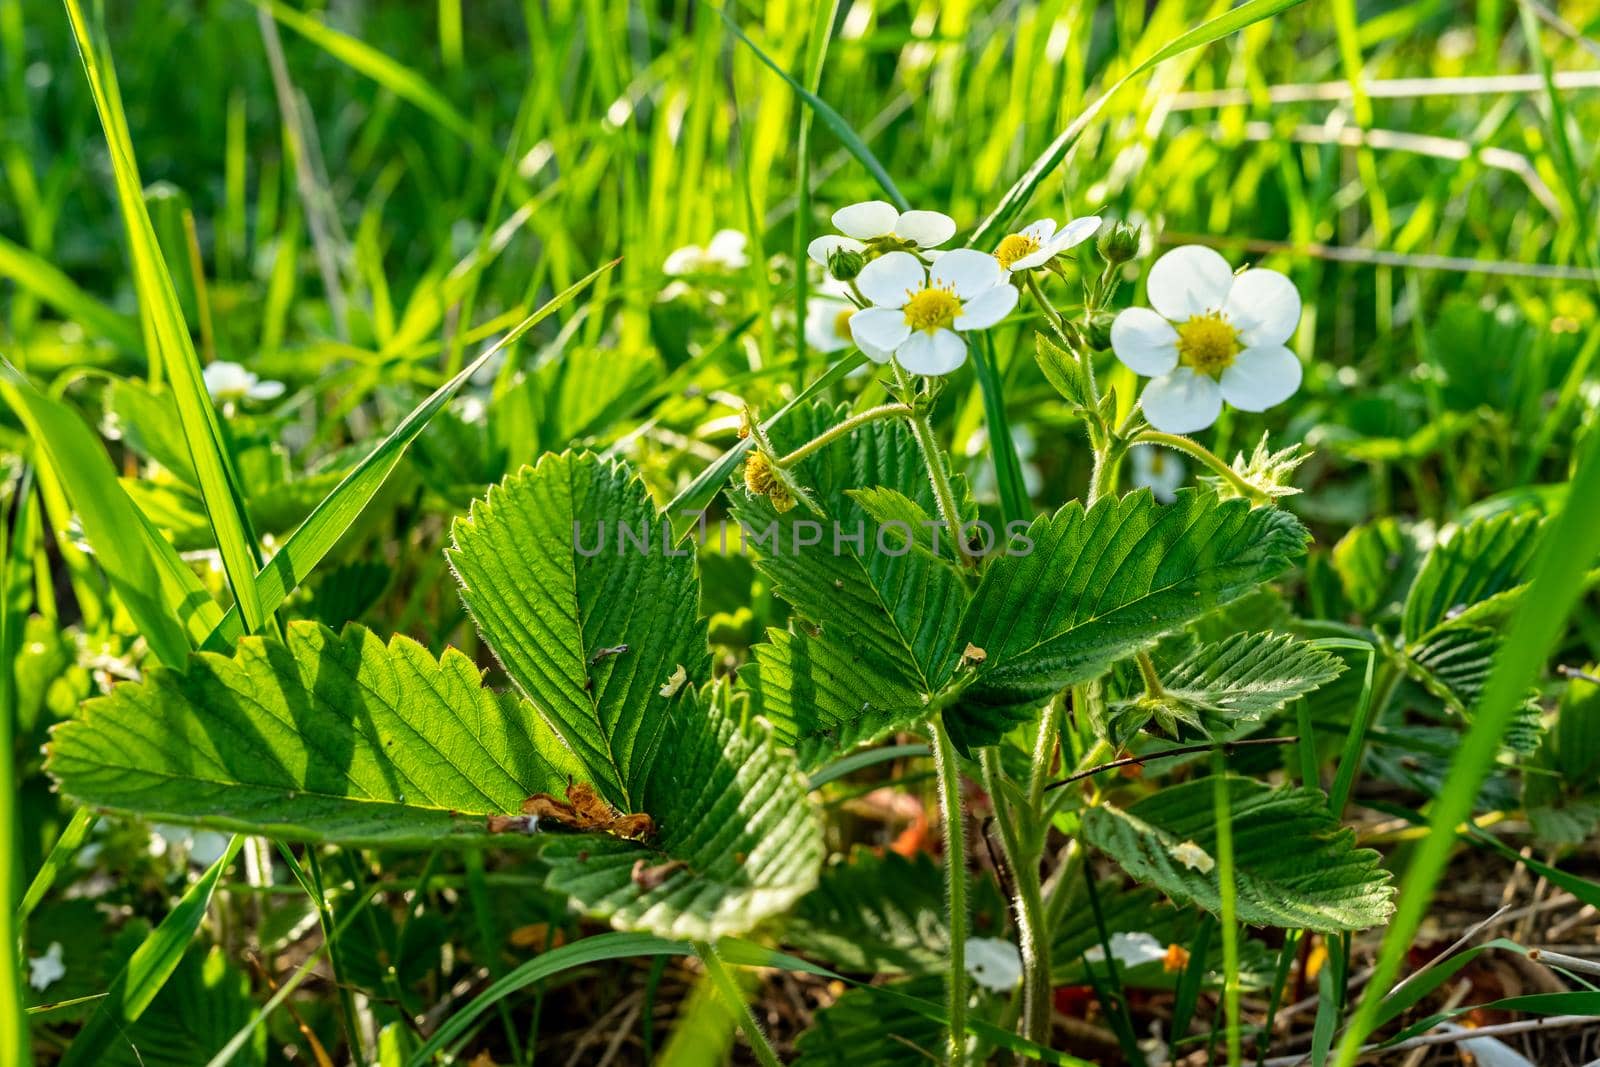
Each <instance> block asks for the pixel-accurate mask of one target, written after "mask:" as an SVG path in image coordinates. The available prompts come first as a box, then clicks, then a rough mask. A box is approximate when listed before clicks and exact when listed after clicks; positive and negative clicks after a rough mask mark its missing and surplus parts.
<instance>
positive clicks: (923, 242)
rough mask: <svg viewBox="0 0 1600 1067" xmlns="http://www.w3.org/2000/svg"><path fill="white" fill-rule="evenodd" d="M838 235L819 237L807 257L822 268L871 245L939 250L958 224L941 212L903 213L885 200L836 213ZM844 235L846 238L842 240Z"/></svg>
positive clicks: (896, 248)
mask: <svg viewBox="0 0 1600 1067" xmlns="http://www.w3.org/2000/svg"><path fill="white" fill-rule="evenodd" d="M833 224H834V225H835V226H836V227H838V229H839V233H836V234H833V233H830V234H826V235H824V236H822V237H818V238H817V239H816V240H814V241H812V242H811V244H810V245H808V246H807V247H806V254H807V255H808V256H810V257H811V259H812V261H813V262H815V263H820V264H821V265H822V266H823V267H826V266H827V265H828V259H829V257H831V256H832V255H833V254H834V253H835V252H865V251H867V247H868V244H869V243H875V244H876V245H877V246H878V247H879V248H880V249H883V250H888V251H894V250H901V251H904V250H906V249H911V248H937V247H939V246H940V245H942V244H944V243H945V242H946V241H948V240H950V238H952V237H954V236H955V235H956V222H955V220H954V219H952V218H951V217H950V216H949V215H945V214H943V213H941V212H938V211H901V210H900V209H899V208H897V207H895V206H894V205H893V204H891V203H888V202H887V201H883V200H866V201H863V202H862V203H859V204H851V205H850V206H848V207H842V208H840V209H839V210H838V211H835V212H834V213H833ZM841 235H843V236H841Z"/></svg>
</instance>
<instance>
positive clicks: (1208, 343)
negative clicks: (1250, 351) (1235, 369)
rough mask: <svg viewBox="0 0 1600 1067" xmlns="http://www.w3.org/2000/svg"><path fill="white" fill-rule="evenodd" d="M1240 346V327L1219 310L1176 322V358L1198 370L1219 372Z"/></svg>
mask: <svg viewBox="0 0 1600 1067" xmlns="http://www.w3.org/2000/svg"><path fill="white" fill-rule="evenodd" d="M1243 350H1244V345H1242V344H1241V343H1240V342H1239V331H1238V330H1237V329H1235V328H1234V325H1233V323H1231V322H1229V321H1228V319H1227V317H1226V316H1224V315H1223V314H1222V312H1220V311H1208V312H1206V313H1205V314H1203V315H1195V316H1193V317H1191V318H1190V319H1189V320H1188V321H1186V322H1180V323H1178V361H1179V362H1180V363H1182V364H1183V365H1184V366H1185V367H1193V368H1194V369H1195V371H1197V372H1198V373H1200V374H1220V373H1221V372H1222V371H1224V370H1226V369H1227V368H1228V367H1230V366H1231V365H1232V364H1233V357H1234V356H1237V355H1238V354H1239V353H1240V352H1242V351H1243Z"/></svg>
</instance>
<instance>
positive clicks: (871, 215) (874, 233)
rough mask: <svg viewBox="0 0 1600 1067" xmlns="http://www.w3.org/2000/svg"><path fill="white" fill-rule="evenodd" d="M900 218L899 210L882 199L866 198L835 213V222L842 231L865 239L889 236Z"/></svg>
mask: <svg viewBox="0 0 1600 1067" xmlns="http://www.w3.org/2000/svg"><path fill="white" fill-rule="evenodd" d="M899 219H900V212H899V210H897V209H896V208H895V206H894V205H893V204H890V203H886V202H885V201H882V200H865V201H862V202H861V203H859V204H851V205H850V206H849V207H842V208H840V209H839V210H838V211H835V212H834V213H833V224H834V225H835V226H837V227H839V232H840V233H843V234H847V235H848V236H850V237H858V238H860V239H861V240H863V241H870V240H872V239H873V238H874V237H887V236H889V235H890V234H891V233H893V232H894V224H895V223H896V222H897V221H899Z"/></svg>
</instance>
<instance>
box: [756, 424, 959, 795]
mask: <svg viewBox="0 0 1600 1067" xmlns="http://www.w3.org/2000/svg"><path fill="white" fill-rule="evenodd" d="M843 417H844V412H843V410H842V409H834V408H831V407H827V406H824V405H814V406H812V407H811V408H809V409H807V410H805V411H801V412H797V413H796V414H795V416H794V417H793V418H792V419H791V420H790V421H789V422H787V423H785V424H784V426H783V428H782V431H781V432H780V433H778V434H777V435H775V439H774V444H775V445H776V446H778V447H790V446H791V443H792V444H796V445H797V444H799V443H800V442H802V441H805V440H807V439H809V438H810V437H813V436H815V435H816V434H818V433H821V432H822V431H823V430H826V429H828V428H829V427H831V426H833V425H835V424H836V423H837V422H838V421H840V419H842V418H843ZM794 473H795V476H796V477H797V478H798V480H799V481H800V483H801V484H802V485H804V486H805V487H806V488H807V489H808V490H809V491H810V492H811V494H812V496H813V497H814V499H815V501H816V504H817V506H818V507H819V508H820V509H821V510H822V511H823V513H824V514H825V515H826V518H825V519H819V518H817V517H816V516H814V515H811V514H809V513H808V512H806V511H805V510H803V509H800V508H796V509H794V510H793V511H790V512H787V513H784V514H781V515H780V514H778V513H777V512H775V511H774V510H773V509H772V508H771V506H770V505H769V504H768V503H767V501H766V500H765V499H759V500H756V499H751V498H750V497H748V496H743V495H742V494H741V496H742V498H741V499H739V500H738V501H737V502H736V504H735V507H734V516H735V517H736V518H737V519H738V520H739V522H740V523H742V524H743V525H744V526H745V527H746V528H749V529H753V530H756V531H758V532H762V531H767V530H770V531H771V535H770V538H769V539H768V540H767V541H766V542H764V555H763V556H762V557H761V559H760V560H759V561H758V562H757V567H759V568H760V570H761V571H762V572H763V573H764V574H766V575H767V576H768V577H769V578H771V579H772V581H773V586H774V591H775V592H776V593H777V594H778V595H779V596H781V597H782V598H783V599H784V600H786V601H788V602H789V603H790V604H791V605H793V606H794V609H795V612H796V614H797V615H799V616H800V617H801V620H800V621H798V622H797V623H796V624H795V625H794V626H793V627H791V629H790V630H789V631H787V632H785V631H779V630H774V631H771V632H769V633H768V643H766V644H763V645H758V646H757V647H756V649H755V650H754V656H753V658H752V660H751V662H750V663H749V664H747V665H746V667H745V668H744V670H742V671H741V672H740V678H741V680H742V681H743V682H744V683H745V685H746V686H747V687H748V688H749V689H750V691H751V694H752V697H753V701H754V710H755V711H757V712H758V713H759V714H761V715H762V716H764V717H765V718H766V719H768V720H769V721H770V722H771V723H772V724H773V726H774V728H775V729H776V730H777V732H778V736H779V737H780V738H781V739H783V740H784V741H786V742H788V743H790V744H793V745H794V747H795V750H796V752H797V754H798V755H799V757H800V762H801V765H802V766H803V767H806V768H807V769H811V768H815V767H816V766H818V765H820V764H821V763H822V762H823V761H824V760H826V759H828V758H829V757H831V756H833V755H836V754H837V753H839V752H841V751H845V750H848V749H849V748H851V747H854V746H855V745H858V744H865V743H869V742H871V741H874V740H877V739H878V738H881V737H884V736H886V735H887V734H889V733H891V732H893V731H894V730H896V729H900V728H903V727H905V726H908V725H911V724H912V723H915V722H918V721H920V720H922V719H925V718H926V717H927V716H928V715H929V714H931V713H932V712H931V708H932V706H933V703H934V700H935V698H936V697H937V696H938V695H939V694H940V693H941V692H942V690H943V689H944V687H945V686H946V684H947V683H948V682H949V681H950V678H951V676H952V675H953V674H954V672H955V669H956V666H957V664H958V662H959V660H960V656H961V646H960V645H959V644H957V633H956V626H955V623H954V620H956V619H957V618H959V616H960V613H961V610H962V608H963V606H964V605H965V603H966V598H967V589H966V584H965V581H964V579H963V578H962V576H961V575H960V573H959V572H958V571H957V570H956V569H955V568H954V566H953V565H951V564H948V563H946V562H945V561H943V560H940V559H936V558H934V557H933V556H932V555H931V554H929V553H924V552H918V551H916V550H915V549H913V548H912V547H911V546H910V545H909V544H907V543H906V541H905V540H903V532H902V531H900V530H898V529H897V528H893V527H889V528H884V527H881V526H880V524H879V523H878V522H877V520H876V519H874V517H873V516H872V514H871V513H870V512H869V511H868V510H867V509H866V508H865V507H864V506H863V504H862V502H861V501H860V500H859V499H858V497H857V496H856V495H855V494H853V493H852V492H851V490H853V489H855V488H856V487H858V486H879V487H883V488H885V489H887V490H889V491H892V492H893V493H894V494H896V495H897V496H899V497H900V498H901V499H903V500H905V501H906V502H907V503H908V504H909V506H911V507H914V508H917V509H919V510H921V511H922V512H923V513H924V514H930V513H932V512H933V511H934V504H933V495H932V490H931V488H930V487H929V485H928V481H927V476H926V474H925V473H924V470H923V467H922V459H921V456H920V454H919V453H918V452H917V447H916V443H915V441H914V440H913V439H912V436H911V434H910V432H909V431H908V430H907V429H906V428H905V426H904V425H902V424H901V423H899V422H874V423H869V424H867V425H865V426H863V427H861V428H860V429H858V430H856V431H855V432H854V433H852V434H850V435H849V436H848V437H847V438H845V439H844V440H842V441H838V442H835V443H834V444H832V445H830V446H829V447H827V448H825V449H822V450H821V451H820V452H817V453H816V454H814V455H812V456H810V457H808V458H807V459H806V460H804V461H802V462H801V463H799V464H797V465H796V467H795V468H794ZM806 523H812V524H815V529H816V530H819V531H821V533H820V537H821V539H822V540H821V543H816V544H814V545H813V547H810V548H806V547H797V546H802V544H803V542H804V541H806V540H810V539H811V538H812V533H813V531H812V529H811V528H808V527H804V526H803V525H802V524H806ZM836 530H842V531H843V533H844V534H845V535H846V537H836V536H835V531H836ZM880 533H881V534H882V538H881V539H880ZM856 534H859V535H860V536H859V538H858V539H857V540H848V539H846V538H847V537H853V536H854V535H856ZM941 537H942V535H941Z"/></svg>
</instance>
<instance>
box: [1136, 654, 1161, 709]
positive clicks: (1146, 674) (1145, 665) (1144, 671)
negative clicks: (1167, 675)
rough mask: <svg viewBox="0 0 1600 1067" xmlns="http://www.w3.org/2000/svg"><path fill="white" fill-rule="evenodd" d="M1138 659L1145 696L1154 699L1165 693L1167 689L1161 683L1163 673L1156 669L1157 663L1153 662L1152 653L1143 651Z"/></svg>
mask: <svg viewBox="0 0 1600 1067" xmlns="http://www.w3.org/2000/svg"><path fill="white" fill-rule="evenodd" d="M1138 659H1139V675H1140V677H1142V678H1143V679H1144V693H1145V696H1148V697H1151V698H1152V699H1154V698H1157V697H1160V696H1162V695H1164V694H1165V693H1166V691H1167V690H1166V689H1165V687H1163V686H1162V684H1161V675H1160V674H1159V673H1158V672H1157V671H1156V665H1155V664H1154V663H1152V662H1151V660H1150V653H1148V652H1144V651H1141V652H1140V653H1139V655H1138Z"/></svg>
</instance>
